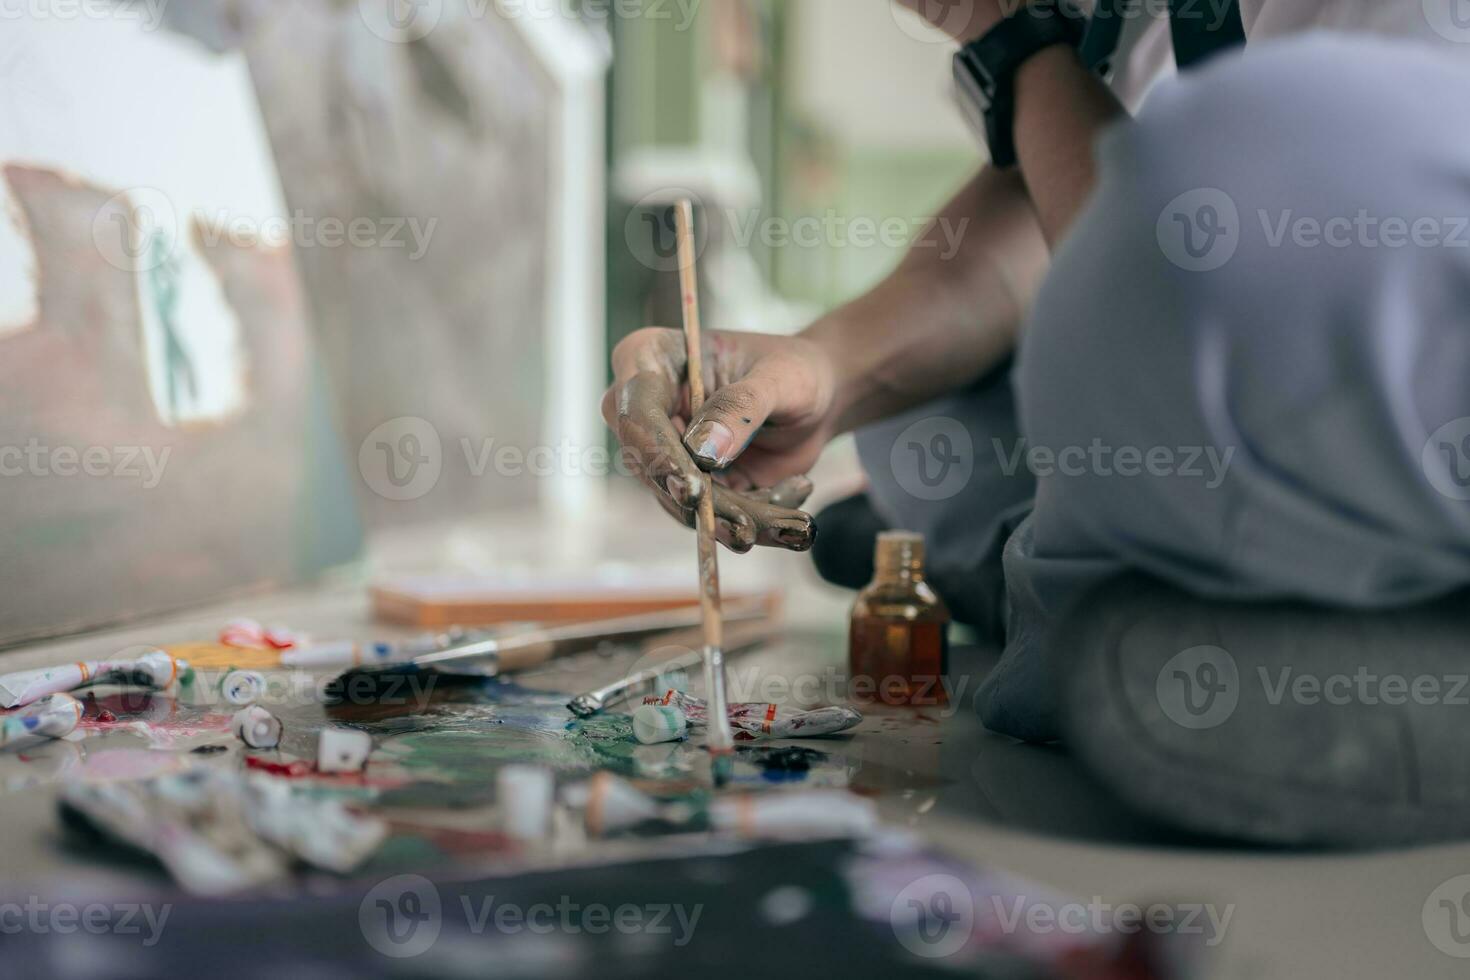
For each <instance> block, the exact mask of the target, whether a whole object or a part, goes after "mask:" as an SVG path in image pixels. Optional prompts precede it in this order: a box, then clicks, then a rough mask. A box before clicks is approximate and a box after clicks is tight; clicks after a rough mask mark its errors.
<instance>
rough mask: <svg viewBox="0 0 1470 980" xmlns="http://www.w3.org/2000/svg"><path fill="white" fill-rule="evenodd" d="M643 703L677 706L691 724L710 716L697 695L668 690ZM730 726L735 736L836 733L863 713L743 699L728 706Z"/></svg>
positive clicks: (839, 707)
mask: <svg viewBox="0 0 1470 980" xmlns="http://www.w3.org/2000/svg"><path fill="white" fill-rule="evenodd" d="M643 703H644V704H645V705H664V706H668V707H676V708H678V709H679V710H680V711H682V712H684V716H685V718H687V719H688V721H689V724H691V725H703V724H705V723H706V722H707V721H708V718H709V706H708V705H707V704H705V703H704V701H702V700H700V699H699V698H696V697H691V696H690V695H688V694H680V693H679V692H678V691H674V690H670V691H667V692H666V693H664V694H663V695H660V696H658V697H646V698H644V699H643ZM729 708H730V715H729V717H730V726H731V727H732V728H734V729H735V731H736V736H735V737H736V738H738V739H744V740H750V739H753V738H811V737H815V736H818V735H835V734H837V733H838V732H845V731H847V730H848V729H849V728H855V727H857V726H858V725H860V724H862V721H863V716H862V715H861V714H860V713H859V712H857V711H855V710H854V709H852V708H849V707H846V706H842V705H834V706H831V707H827V708H814V709H812V710H810V711H793V710H791V709H790V708H783V707H781V706H780V705H777V704H760V703H756V702H742V703H736V704H732V705H730V706H729Z"/></svg>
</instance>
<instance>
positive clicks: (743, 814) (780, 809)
mask: <svg viewBox="0 0 1470 980" xmlns="http://www.w3.org/2000/svg"><path fill="white" fill-rule="evenodd" d="M709 820H710V826H711V827H713V828H714V829H715V830H717V831H720V832H721V833H727V834H734V835H736V836H739V837H798V838H800V837H812V836H819V837H849V836H862V835H866V834H870V833H872V832H873V831H875V830H876V829H877V828H878V810H877V807H875V806H874V805H873V801H872V800H869V799H866V798H864V797H861V796H857V795H855V794H853V793H848V792H846V791H844V790H800V791H794V792H785V793H745V794H741V795H739V796H724V797H720V798H719V799H716V800H714V801H713V802H712V803H710V806H709Z"/></svg>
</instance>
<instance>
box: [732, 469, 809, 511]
mask: <svg viewBox="0 0 1470 980" xmlns="http://www.w3.org/2000/svg"><path fill="white" fill-rule="evenodd" d="M813 489H814V488H813V485H812V481H811V480H810V479H809V478H807V477H805V476H788V477H787V478H786V479H784V480H782V481H781V482H780V483H778V484H776V485H775V486H774V487H770V488H769V489H766V490H748V491H746V492H745V496H747V497H749V498H751V499H752V500H758V501H760V502H761V503H763V504H774V505H776V506H777V507H785V508H787V509H789V510H797V509H799V508H800V507H801V505H802V504H804V503H806V501H807V498H808V497H810V496H811V495H812V490H813Z"/></svg>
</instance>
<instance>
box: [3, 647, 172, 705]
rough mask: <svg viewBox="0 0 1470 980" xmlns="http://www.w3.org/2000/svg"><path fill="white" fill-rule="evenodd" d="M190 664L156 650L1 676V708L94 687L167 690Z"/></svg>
mask: <svg viewBox="0 0 1470 980" xmlns="http://www.w3.org/2000/svg"><path fill="white" fill-rule="evenodd" d="M187 667H188V665H187V664H185V663H184V662H183V661H181V660H175V659H174V658H173V657H171V656H169V655H168V654H166V653H164V652H163V651H162V650H152V651H150V652H148V653H146V654H144V655H143V656H141V657H138V658H137V659H134V660H92V661H78V662H77V663H70V664H61V665H59V666H56V667H43V668H41V669H39V670H23V671H19V672H17V673H14V674H5V675H4V676H0V708H17V707H20V706H21V705H24V704H30V703H31V702H33V701H37V700H39V699H41V698H43V697H45V696H46V695H48V694H61V693H64V692H66V691H74V690H76V689H77V688H79V687H87V686H90V685H93V684H123V685H131V686H135V687H150V688H165V687H168V686H169V685H170V684H172V683H173V682H174V679H175V678H177V677H178V676H179V672H180V671H181V670H184V669H187Z"/></svg>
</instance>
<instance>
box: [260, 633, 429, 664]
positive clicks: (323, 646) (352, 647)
mask: <svg viewBox="0 0 1470 980" xmlns="http://www.w3.org/2000/svg"><path fill="white" fill-rule="evenodd" d="M445 642H446V640H445V638H444V637H437V636H428V637H423V638H422V639H418V640H409V641H407V642H405V643H357V642H355V641H353V640H337V641H335V642H332V643H313V644H311V645H310V646H302V647H297V648H296V649H294V650H287V651H285V652H284V653H282V654H281V663H283V664H285V665H286V666H287V667H301V668H337V667H363V666H373V665H379V664H396V663H404V662H406V661H409V660H412V659H413V658H415V657H421V656H423V655H424V654H428V653H435V652H437V651H439V650H442V649H444V646H445Z"/></svg>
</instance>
